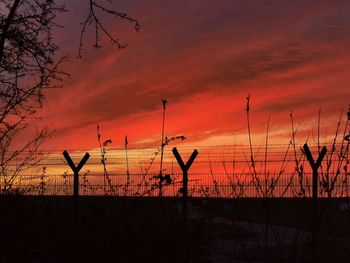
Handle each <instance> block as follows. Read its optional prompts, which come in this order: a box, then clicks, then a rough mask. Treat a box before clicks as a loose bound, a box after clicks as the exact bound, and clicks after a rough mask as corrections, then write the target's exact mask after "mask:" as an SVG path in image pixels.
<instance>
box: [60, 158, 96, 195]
mask: <svg viewBox="0 0 350 263" xmlns="http://www.w3.org/2000/svg"><path fill="white" fill-rule="evenodd" d="M63 156H64V158H65V159H66V161H67V163H68V165H69V166H70V168H71V169H72V171H73V174H74V182H73V196H75V197H77V196H78V195H79V171H80V170H81V168H83V166H84V165H85V163H86V162H87V160H88V159H89V158H90V154H89V153H85V155H84V157H83V159H81V161H80V162H79V164H78V165H77V166H75V164H74V162H73V160H72V159H71V158H70V156H69V153H68V152H67V151H64V152H63Z"/></svg>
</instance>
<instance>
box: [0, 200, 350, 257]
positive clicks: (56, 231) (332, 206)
mask: <svg viewBox="0 0 350 263" xmlns="http://www.w3.org/2000/svg"><path fill="white" fill-rule="evenodd" d="M348 203H349V204H350V201H349V200H345V199H332V200H326V199H323V200H319V202H318V210H317V216H315V213H314V212H315V210H314V208H313V207H314V206H313V205H314V204H313V203H312V201H311V200H309V199H234V200H233V199H230V200H228V199H200V198H198V199H190V203H189V215H188V222H187V231H186V228H185V227H184V222H183V220H182V214H181V199H178V198H121V197H118V198H116V197H79V198H78V199H74V198H72V197H34V196H1V197H0V213H1V214H0V227H1V229H0V240H1V241H0V242H1V243H0V249H1V251H0V262H73V261H75V262H315V261H316V262H349V261H348V260H349V258H350V216H349V212H347V211H345V210H347V204H348ZM349 208H350V206H349Z"/></svg>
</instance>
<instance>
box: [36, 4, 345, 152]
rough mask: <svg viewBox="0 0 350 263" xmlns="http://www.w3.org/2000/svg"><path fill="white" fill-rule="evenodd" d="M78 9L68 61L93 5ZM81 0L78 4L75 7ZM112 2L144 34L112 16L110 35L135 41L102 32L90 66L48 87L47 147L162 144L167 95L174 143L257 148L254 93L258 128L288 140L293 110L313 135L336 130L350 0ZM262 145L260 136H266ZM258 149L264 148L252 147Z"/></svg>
mask: <svg viewBox="0 0 350 263" xmlns="http://www.w3.org/2000/svg"><path fill="white" fill-rule="evenodd" d="M63 2H64V3H65V4H66V6H67V8H68V9H69V12H67V13H64V14H60V15H59V17H58V21H59V23H60V24H62V25H64V26H65V27H64V28H62V29H57V30H56V31H55V34H54V38H55V39H56V41H57V43H58V44H59V45H60V50H59V52H58V53H59V55H64V54H70V55H71V56H73V57H75V56H76V54H77V51H78V46H79V34H80V29H81V25H80V23H81V22H82V21H83V20H84V18H85V16H86V14H87V8H88V5H87V1H68V0H67V1H63ZM73 2H74V3H73ZM106 6H108V7H109V8H113V9H115V10H118V11H123V12H127V13H128V14H129V15H131V16H132V17H134V18H136V19H138V20H139V22H140V24H141V30H140V32H139V33H136V32H135V30H134V29H133V26H132V25H131V24H129V23H127V22H123V21H120V20H118V19H112V18H108V17H103V19H102V21H103V23H104V24H105V25H106V27H107V28H108V29H109V30H110V32H111V33H112V34H113V35H114V36H116V37H117V38H119V39H121V41H123V42H125V43H128V47H127V48H126V49H123V50H118V49H116V48H115V46H113V45H111V43H110V41H108V40H106V39H105V38H103V39H102V44H103V47H102V48H101V49H94V48H93V47H92V45H93V38H94V32H93V30H92V29H90V30H89V31H88V32H87V35H86V38H85V39H84V46H83V54H82V55H83V56H82V59H75V58H73V59H71V60H70V62H66V63H65V64H64V65H63V69H64V70H65V71H67V72H68V73H69V74H71V78H69V79H65V80H64V82H63V88H61V89H55V90H49V91H47V93H46V100H45V103H44V105H43V109H42V111H40V112H39V114H38V116H40V117H41V119H40V120H37V121H36V122H35V125H38V126H42V125H52V127H53V128H54V129H55V130H56V133H55V135H54V137H53V138H52V139H50V141H48V143H47V145H46V147H47V148H48V149H91V148H96V147H97V146H98V144H97V138H96V125H97V124H99V125H100V127H101V130H102V136H103V138H105V139H109V138H110V139H112V141H113V144H112V145H113V146H114V147H121V146H123V143H124V136H125V134H128V138H129V143H130V146H132V147H147V146H154V145H159V144H160V138H161V137H160V136H161V124H162V122H161V121H162V103H161V99H162V98H167V100H168V102H169V103H168V105H167V111H166V124H165V125H166V135H167V136H175V135H185V136H186V137H187V139H186V143H188V144H190V145H209V144H233V143H234V142H235V140H237V141H240V142H241V143H248V138H247V135H246V130H247V125H246V115H245V114H246V113H245V107H246V96H247V95H248V94H249V93H250V95H251V105H250V106H251V112H250V113H251V124H252V132H253V133H254V134H256V136H257V138H258V136H259V134H260V133H264V132H265V129H266V124H267V120H268V118H269V116H271V124H270V131H271V138H272V140H274V142H280V143H288V140H289V139H288V138H289V137H290V136H289V134H290V118H289V114H290V110H291V109H293V113H294V115H295V122H296V123H301V125H302V127H304V128H305V129H307V130H310V129H312V128H313V127H314V126H315V125H316V123H317V115H318V110H319V109H320V108H321V109H322V115H321V117H322V127H324V129H326V128H328V132H329V133H331V132H332V130H333V129H335V125H336V122H337V119H338V116H339V114H340V111H341V110H342V109H344V110H345V112H346V111H347V109H348V105H349V103H350V100H349V98H350V96H349V95H350V89H349V84H350V1H346V0H344V1H322V0H314V1H312V0H309V1H304V0H300V1H284V0H283V1H282V0H278V1H277V0H276V1H253V0H252V1H238V0H226V1H224V0H215V1H206V0H193V1H187V0H183V1H180V0H176V1H161V0H148V1H137V0H115V1H114V2H113V4H108V2H107V1H106ZM257 140H258V139H257ZM254 142H258V141H254Z"/></svg>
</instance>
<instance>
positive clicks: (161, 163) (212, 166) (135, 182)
mask: <svg viewBox="0 0 350 263" xmlns="http://www.w3.org/2000/svg"><path fill="white" fill-rule="evenodd" d="M325 146H326V147H327V148H328V149H330V150H329V151H328V152H327V153H326V154H325V155H324V159H323V160H321V161H320V164H319V168H318V171H317V172H318V180H317V181H318V184H317V185H318V189H317V194H318V195H319V196H321V197H325V196H328V197H329V196H343V197H345V196H346V197H347V196H349V190H350V189H349V172H348V165H349V158H348V149H349V144H348V143H347V144H337V145H335V144H332V145H325ZM309 147H310V151H311V154H312V155H313V156H314V157H313V159H315V160H317V158H318V156H319V153H321V148H320V147H319V146H318V145H311V146H309ZM194 149H197V150H198V152H199V155H198V157H197V158H196V159H195V160H194V163H193V165H192V167H191V168H190V169H189V171H188V174H189V178H188V195H190V196H205V197H226V198H237V197H310V196H311V195H312V180H313V179H312V178H313V172H314V171H313V169H312V167H311V165H310V162H309V161H310V160H308V158H307V155H306V154H305V150H304V149H303V148H302V147H301V146H298V147H297V146H295V145H292V144H289V145H269V146H265V145H257V146H253V147H252V151H251V149H250V147H249V146H248V145H224V146H193V147H186V146H183V147H179V152H180V154H181V156H182V158H183V160H184V162H186V161H187V160H188V159H189V157H190V155H191V153H192V152H193V150H194ZM171 150H172V148H171V147H169V146H167V147H165V149H164V157H163V160H161V159H160V149H127V150H126V149H115V148H111V149H106V152H105V154H104V155H103V156H102V155H101V152H100V151H96V150H93V151H89V154H90V158H89V159H88V160H87V162H86V164H85V165H83V166H82V167H80V168H81V171H80V173H79V195H116V196H121V195H127V196H157V195H164V196H181V195H182V192H183V190H182V187H183V185H182V184H183V181H182V175H183V173H182V170H181V168H180V166H179V164H178V163H177V161H176V159H175V157H174V155H173V153H172V151H171ZM84 154H85V152H83V151H69V155H70V157H71V158H72V161H73V163H75V165H77V164H78V163H79V162H80V160H81V159H82V158H83V156H84ZM102 160H104V161H102ZM160 167H162V168H161V170H160ZM73 178H74V177H73V171H72V170H71V168H70V167H69V165H68V164H67V162H66V161H65V158H64V157H63V155H62V151H55V152H49V153H47V154H46V157H45V158H44V159H43V160H42V161H41V162H40V163H39V165H37V166H36V168H35V169H34V170H33V169H32V170H30V171H27V172H26V173H25V174H21V175H20V176H18V178H16V180H15V181H14V184H13V185H14V186H15V187H17V188H21V189H24V192H25V193H27V194H41V195H72V194H73V181H74V179H73Z"/></svg>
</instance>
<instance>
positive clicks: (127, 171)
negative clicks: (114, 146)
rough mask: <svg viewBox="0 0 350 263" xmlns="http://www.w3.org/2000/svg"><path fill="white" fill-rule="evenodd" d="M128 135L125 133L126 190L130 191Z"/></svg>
mask: <svg viewBox="0 0 350 263" xmlns="http://www.w3.org/2000/svg"><path fill="white" fill-rule="evenodd" d="M128 143H129V142H128V135H125V143H124V146H125V161H126V192H128V189H129V185H130V171H129V158H128Z"/></svg>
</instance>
